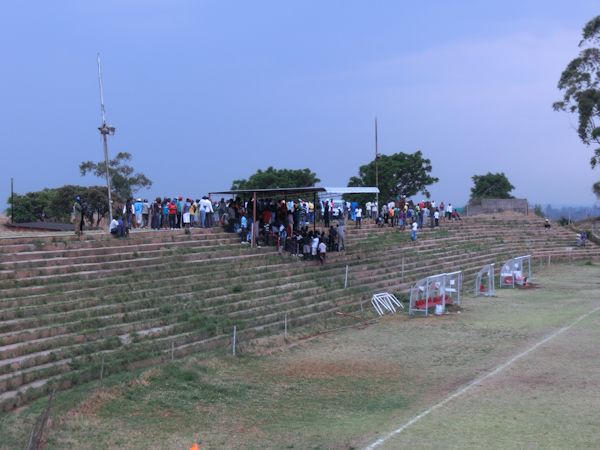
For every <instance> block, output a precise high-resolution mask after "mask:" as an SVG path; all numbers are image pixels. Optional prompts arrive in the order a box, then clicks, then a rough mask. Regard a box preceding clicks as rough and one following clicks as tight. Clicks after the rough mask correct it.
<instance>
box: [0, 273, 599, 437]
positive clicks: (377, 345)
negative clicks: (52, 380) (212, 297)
mask: <svg viewBox="0 0 600 450" xmlns="http://www.w3.org/2000/svg"><path fill="white" fill-rule="evenodd" d="M536 270H539V268H537V267H536ZM599 275H600V266H596V265H594V266H588V265H573V266H565V265H561V266H550V267H544V268H543V270H542V271H541V272H539V273H536V274H535V281H536V283H537V284H538V286H539V288H538V289H530V290H521V289H516V290H512V289H505V290H501V291H499V292H498V296H497V297H496V298H493V299H487V298H482V297H479V298H474V297H471V296H469V295H465V298H464V299H463V305H462V310H461V311H460V313H456V312H455V313H453V314H448V315H445V316H443V317H433V316H432V317H429V318H412V319H411V318H408V317H407V316H406V315H403V314H402V315H396V316H390V317H386V318H384V319H382V320H379V321H377V322H376V323H374V324H373V325H369V326H362V327H354V328H346V329H344V330H342V331H338V332H335V333H329V334H326V335H323V336H317V337H315V338H312V339H309V340H298V339H297V338H298V337H299V335H298V336H294V335H293V334H292V336H291V342H292V343H293V345H291V346H289V347H286V346H282V343H283V341H282V338H281V337H276V338H272V339H270V340H264V341H262V342H261V343H260V345H259V346H254V347H249V349H250V348H253V350H254V351H252V352H250V351H246V352H245V353H244V354H242V355H241V356H239V357H237V358H233V357H231V356H224V355H208V356H205V357H200V356H198V357H192V358H188V359H186V360H184V361H180V362H177V363H175V364H171V365H168V366H163V367H159V368H152V369H147V370H145V371H142V372H135V373H130V374H125V375H119V376H115V377H109V378H108V379H106V380H105V382H104V385H103V386H102V387H99V386H98V385H97V384H88V385H84V386H80V387H77V388H75V389H73V390H71V391H68V392H65V393H61V394H60V395H59V396H58V398H57V404H56V407H55V411H54V413H53V414H52V422H51V424H50V427H49V431H48V435H47V448H56V449H63V448H77V449H86V448H90V449H91V448H109V449H112V448H114V449H117V448H131V449H137V448H140V449H141V448H165V449H183V448H189V447H190V446H191V443H192V440H193V439H194V438H195V437H196V436H198V438H199V439H200V440H201V441H202V447H201V448H203V449H209V448H225V449H234V448H250V449H254V448H255V449H265V448H266V449H270V448H273V449H280V448H296V449H305V448H306V449H318V448H327V449H350V448H364V447H366V446H368V445H369V444H372V443H373V442H375V441H376V440H377V439H379V438H381V437H382V436H386V435H388V434H389V433H390V432H392V431H393V430H396V429H398V428H399V427H401V426H402V425H404V424H405V423H407V422H409V421H410V420H411V419H412V418H414V417H415V416H417V415H419V414H420V413H422V412H423V411H426V410H428V409H429V408H430V407H432V406H433V405H435V404H437V403H439V402H440V401H442V400H444V399H445V398H447V397H448V396H449V395H451V394H452V393H454V392H456V391H457V390H459V389H460V388H461V387H463V386H465V385H467V384H469V383H470V382H472V381H473V380H475V379H477V378H478V377H481V376H482V375H485V374H487V373H490V372H491V371H493V370H494V369H495V368H497V367H499V366H501V365H502V364H504V363H506V362H507V361H509V360H510V359H511V358H512V357H514V356H515V355H518V354H519V353H521V352H523V351H524V350H526V349H528V348H530V347H531V346H532V345H535V344H536V343H538V342H539V341H541V340H542V339H544V338H545V337H546V336H548V335H550V334H551V333H553V332H555V331H557V330H559V329H560V328H561V327H564V326H565V325H568V324H570V323H572V322H573V321H574V320H575V319H576V318H578V317H580V316H582V315H583V314H586V313H587V312H589V311H590V310H591V309H592V308H593V307H597V306H598V305H600V282H599V281H598V280H600V277H599ZM469 284H470V283H469ZM465 285H467V282H466V281H465ZM599 325H600V312H596V313H594V314H591V315H590V316H589V317H587V318H586V319H584V320H582V321H581V322H579V323H577V325H575V326H573V327H572V328H571V329H569V330H568V331H566V332H564V333H562V334H560V335H559V336H557V337H556V338H554V339H552V340H550V341H548V342H547V343H545V344H544V345H542V346H540V347H539V348H537V349H535V350H534V351H532V352H530V353H528V354H527V355H526V356H524V357H523V358H521V359H519V360H517V361H515V362H514V364H512V365H510V366H508V367H507V368H506V369H505V370H503V371H502V372H499V373H497V374H496V375H495V376H493V377H490V378H487V379H485V380H484V381H483V382H481V383H479V384H478V385H476V386H474V387H473V388H472V389H470V390H468V391H466V392H465V393H464V394H463V395H461V396H459V397H456V398H454V399H452V400H451V401H449V402H447V403H445V404H444V405H443V406H441V407H440V408H437V409H435V410H434V411H433V412H432V413H431V414H428V415H426V416H424V417H423V418H422V419H421V420H419V421H417V422H415V423H414V424H413V425H411V426H409V427H407V428H406V429H405V430H404V431H403V432H402V433H400V434H398V435H396V436H394V437H392V438H390V439H389V440H387V441H386V442H385V443H384V444H383V446H382V448H390V449H395V448H411V449H412V448H565V449H567V448H568V449H571V448H599V447H600V434H599V433H598V432H597V430H598V429H600V415H599V414H598V413H597V411H598V410H597V405H598V404H600V376H599V375H600V358H598V356H599V354H600V351H599V350H598V348H597V347H598V346H597V342H598V339H599V338H600V327H599ZM265 349H268V351H265ZM43 404H44V403H43V400H40V401H38V402H35V403H34V404H33V405H31V406H29V407H26V408H24V409H22V410H20V411H17V412H13V413H9V414H6V415H4V416H0V436H3V437H4V439H0V448H3V449H4V448H6V449H8V448H15V446H16V445H15V444H17V443H20V442H22V439H23V437H24V436H25V435H26V432H27V431H28V425H29V424H31V423H32V422H33V420H34V419H35V416H36V414H38V413H39V411H40V410H41V408H42V407H43ZM25 437H26V436H25ZM13 445H15V446H13ZM16 447H17V448H19V447H22V445H18V446H16Z"/></svg>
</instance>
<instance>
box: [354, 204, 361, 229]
mask: <svg viewBox="0 0 600 450" xmlns="http://www.w3.org/2000/svg"><path fill="white" fill-rule="evenodd" d="M355 215H356V223H355V224H354V228H362V208H361V207H360V206H359V207H358V208H356V210H355Z"/></svg>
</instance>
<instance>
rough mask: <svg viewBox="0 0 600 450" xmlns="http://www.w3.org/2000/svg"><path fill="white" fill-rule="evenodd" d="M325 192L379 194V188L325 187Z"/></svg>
mask: <svg viewBox="0 0 600 450" xmlns="http://www.w3.org/2000/svg"><path fill="white" fill-rule="evenodd" d="M325 192H326V193H327V194H336V195H344V194H379V188H376V187H370V186H363V187H326V188H325Z"/></svg>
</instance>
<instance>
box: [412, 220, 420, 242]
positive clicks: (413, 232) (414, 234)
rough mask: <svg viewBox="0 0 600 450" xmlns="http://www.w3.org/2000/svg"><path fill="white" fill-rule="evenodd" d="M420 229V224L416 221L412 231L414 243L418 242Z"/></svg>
mask: <svg viewBox="0 0 600 450" xmlns="http://www.w3.org/2000/svg"><path fill="white" fill-rule="evenodd" d="M418 228H419V224H418V223H417V222H416V221H415V222H413V223H412V231H411V232H410V238H411V240H412V241H413V242H416V241H417V229H418Z"/></svg>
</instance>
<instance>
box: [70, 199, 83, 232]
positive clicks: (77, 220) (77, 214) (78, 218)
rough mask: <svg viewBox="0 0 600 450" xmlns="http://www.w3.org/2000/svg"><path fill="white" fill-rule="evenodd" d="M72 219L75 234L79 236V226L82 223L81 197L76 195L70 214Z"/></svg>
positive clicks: (80, 226)
mask: <svg viewBox="0 0 600 450" xmlns="http://www.w3.org/2000/svg"><path fill="white" fill-rule="evenodd" d="M71 216H72V218H73V220H72V222H73V226H74V227H75V234H76V235H77V236H81V228H82V225H83V205H82V204H81V197H80V196H79V195H78V196H77V197H75V203H73V213H72V214H71Z"/></svg>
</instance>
